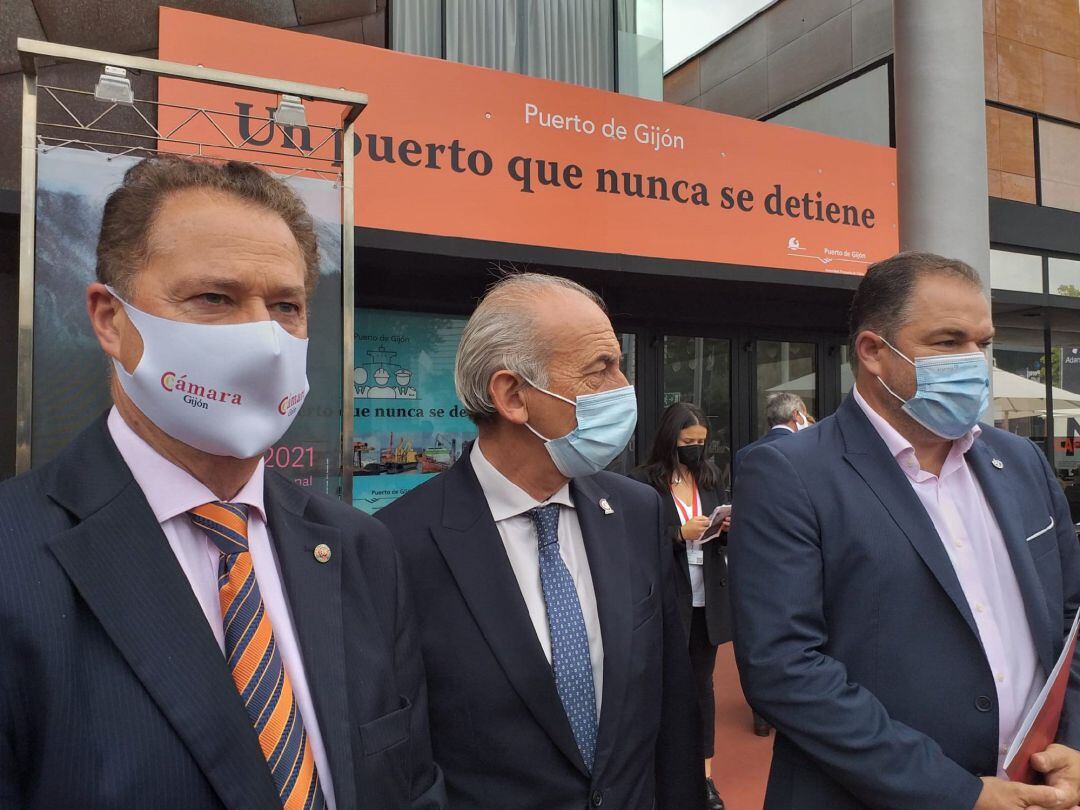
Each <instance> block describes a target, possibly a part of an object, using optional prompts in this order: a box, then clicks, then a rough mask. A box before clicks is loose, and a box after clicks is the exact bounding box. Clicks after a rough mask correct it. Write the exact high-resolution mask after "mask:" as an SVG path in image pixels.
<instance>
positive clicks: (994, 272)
mask: <svg viewBox="0 0 1080 810" xmlns="http://www.w3.org/2000/svg"><path fill="white" fill-rule="evenodd" d="M990 286H991V287H992V288H993V289H995V290H1013V291H1016V292H1031V293H1041V292H1042V291H1043V283H1042V257H1040V256H1038V255H1036V254H1034V253H1013V252H1011V251H1007V250H991V251H990Z"/></svg>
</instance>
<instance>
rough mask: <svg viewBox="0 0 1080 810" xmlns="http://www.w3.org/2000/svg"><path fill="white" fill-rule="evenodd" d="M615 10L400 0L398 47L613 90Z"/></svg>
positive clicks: (585, 4) (540, 2) (567, 4)
mask: <svg viewBox="0 0 1080 810" xmlns="http://www.w3.org/2000/svg"><path fill="white" fill-rule="evenodd" d="M614 16H615V11H614V6H613V4H612V3H611V2H597V1H596V0H395V3H394V6H393V13H392V15H391V18H390V19H391V27H392V29H393V30H391V32H390V41H391V43H393V47H394V49H395V50H401V51H405V52H407V53H415V54H420V55H422V56H441V57H444V58H446V59H450V60H452V61H455V62H462V63H464V64H467V65H477V66H480V67H488V68H495V69H497V70H507V71H511V72H514V73H524V74H527V75H529V76H537V77H541V78H546V79H556V80H558V81H564V82H571V83H573V84H581V85H585V86H586V87H595V88H598V89H601V90H613V89H614V87H615V19H614Z"/></svg>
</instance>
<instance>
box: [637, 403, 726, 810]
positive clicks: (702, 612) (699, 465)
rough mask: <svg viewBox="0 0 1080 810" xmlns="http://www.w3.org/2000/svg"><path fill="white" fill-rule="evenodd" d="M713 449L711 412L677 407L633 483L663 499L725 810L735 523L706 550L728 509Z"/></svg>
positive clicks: (718, 809) (708, 751) (712, 788)
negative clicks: (718, 699) (724, 692)
mask: <svg viewBox="0 0 1080 810" xmlns="http://www.w3.org/2000/svg"><path fill="white" fill-rule="evenodd" d="M708 441H709V426H708V420H707V419H706V417H705V414H704V412H702V410H701V409H700V408H698V407H697V406H696V405H692V404H690V403H688V402H676V403H675V404H674V405H671V406H669V407H668V408H667V409H666V410H665V411H664V413H663V415H662V416H661V417H660V427H659V428H658V430H657V432H656V437H655V438H654V439H653V444H652V448H651V450H650V452H649V459H648V461H647V462H646V463H645V465H644V466H642V467H639V468H638V469H636V470H634V472H633V473H631V477H632V478H635V479H636V480H638V481H641V482H643V483H646V484H649V485H650V486H652V487H653V488H655V489H656V491H657V492H659V493H660V495H661V497H662V498H663V502H664V510H665V517H666V521H665V523H666V529H665V532H666V536H667V538H668V539H669V540H670V541H671V550H672V553H673V554H674V556H675V581H676V590H677V593H678V598H679V613H680V616H681V618H682V621H683V626H684V627H685V629H686V634H687V636H688V637H689V639H690V663H691V667H692V668H693V672H694V686H695V690H696V692H697V697H698V703H699V705H700V706H701V724H702V729H701V731H702V741H703V746H704V749H705V775H706V777H707V781H706V783H705V784H706V791H707V794H708V804H707V806H708V808H709V810H724V802H723V801H722V800H721V799H720V796H719V795H718V794H717V791H716V785H715V784H714V783H713V780H712V757H713V753H714V748H715V739H714V737H715V734H714V730H715V725H716V707H715V702H714V697H713V667H714V665H715V663H716V648H717V647H718V646H719V645H720V644H724V643H726V642H728V641H731V603H730V600H729V598H728V588H727V559H726V556H725V554H724V547H723V546H724V543H726V542H727V534H726V530H727V527H728V525H729V524H730V520H731V518H730V517H729V518H727V520H725V522H724V525H723V529H724V532H725V533H724V534H721V535H720V537H718V538H716V539H714V540H711V541H708V542H704V543H702V542H700V540H701V537H702V535H703V534H704V532H705V529H706V528H707V527H708V525H709V519H710V516H711V515H712V513H713V510H714V509H716V507H718V506H720V505H721V504H726V503H729V501H728V499H727V497H726V495H727V493H726V492H725V490H724V488H723V486H722V484H721V480H720V471H719V470H718V469H717V468H716V465H715V464H713V463H712V462H711V461H709V460H708V459H707V458H706V457H705V448H706V447H707V446H708Z"/></svg>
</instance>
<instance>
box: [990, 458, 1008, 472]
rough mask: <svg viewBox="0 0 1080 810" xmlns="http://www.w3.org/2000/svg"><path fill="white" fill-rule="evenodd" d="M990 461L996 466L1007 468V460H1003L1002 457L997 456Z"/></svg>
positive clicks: (1001, 468)
mask: <svg viewBox="0 0 1080 810" xmlns="http://www.w3.org/2000/svg"><path fill="white" fill-rule="evenodd" d="M990 463H991V464H993V465H994V466H995V467H997V468H998V469H999V470H1003V469H1005V462H1004V461H1002V460H1001V459H1000V458H995V459H994V460H993V461H991V462H990Z"/></svg>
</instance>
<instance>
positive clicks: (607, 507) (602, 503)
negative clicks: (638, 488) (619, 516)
mask: <svg viewBox="0 0 1080 810" xmlns="http://www.w3.org/2000/svg"><path fill="white" fill-rule="evenodd" d="M600 508H601V509H603V510H604V514H605V515H614V514H615V510H614V509H612V508H611V504H610V503H608V502H607V498H601V499H600Z"/></svg>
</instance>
